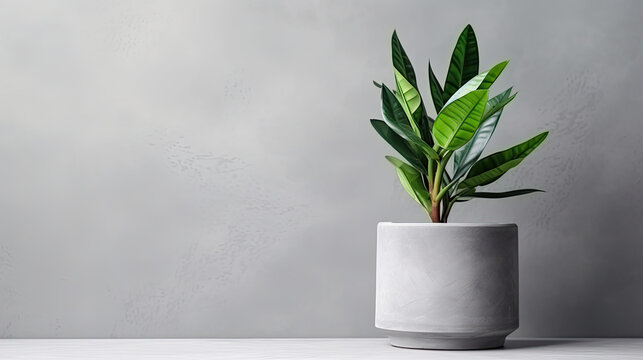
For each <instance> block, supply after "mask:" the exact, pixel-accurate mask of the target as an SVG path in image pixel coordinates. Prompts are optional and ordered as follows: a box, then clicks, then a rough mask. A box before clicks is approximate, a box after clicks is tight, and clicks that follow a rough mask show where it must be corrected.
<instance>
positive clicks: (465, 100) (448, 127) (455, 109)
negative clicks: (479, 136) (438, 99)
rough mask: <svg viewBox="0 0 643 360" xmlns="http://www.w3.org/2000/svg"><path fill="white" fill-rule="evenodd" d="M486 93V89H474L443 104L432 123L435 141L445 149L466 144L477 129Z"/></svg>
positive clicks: (456, 147) (452, 148) (453, 148)
mask: <svg viewBox="0 0 643 360" xmlns="http://www.w3.org/2000/svg"><path fill="white" fill-rule="evenodd" d="M488 95H489V91H488V90H475V91H472V92H470V93H468V94H466V95H464V96H463V97H461V98H459V99H458V100H456V101H454V102H453V103H451V104H449V105H447V106H445V107H444V109H442V111H440V113H439V114H438V117H437V118H436V119H435V124H433V137H434V138H435V142H436V143H437V144H438V145H440V146H441V147H442V148H444V149H447V150H456V149H458V148H459V147H461V146H462V145H464V144H466V143H467V141H469V139H471V137H472V136H473V134H474V133H475V132H476V130H477V129H478V125H479V124H480V120H481V119H482V115H483V113H484V109H485V105H486V103H487V97H488Z"/></svg>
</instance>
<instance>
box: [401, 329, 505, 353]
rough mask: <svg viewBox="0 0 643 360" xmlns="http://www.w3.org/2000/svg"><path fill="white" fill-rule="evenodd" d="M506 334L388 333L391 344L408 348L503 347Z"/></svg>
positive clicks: (460, 348) (469, 348)
mask: <svg viewBox="0 0 643 360" xmlns="http://www.w3.org/2000/svg"><path fill="white" fill-rule="evenodd" d="M506 337H507V335H487V336H472V337H447V336H436V334H425V333H415V332H403V331H399V332H397V331H396V332H395V334H390V335H389V341H390V343H391V345H393V346H395V347H401V348H409V349H432V350H482V349H495V348H500V347H503V346H504V344H505V338H506Z"/></svg>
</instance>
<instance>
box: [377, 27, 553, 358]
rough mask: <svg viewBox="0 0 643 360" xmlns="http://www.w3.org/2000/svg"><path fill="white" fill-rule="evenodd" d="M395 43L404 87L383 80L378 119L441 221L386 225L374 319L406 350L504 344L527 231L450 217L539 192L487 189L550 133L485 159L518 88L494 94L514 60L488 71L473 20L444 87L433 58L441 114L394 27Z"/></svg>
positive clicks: (409, 183) (408, 185)
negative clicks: (464, 205)
mask: <svg viewBox="0 0 643 360" xmlns="http://www.w3.org/2000/svg"><path fill="white" fill-rule="evenodd" d="M392 48H393V67H394V75H395V89H393V90H391V89H389V88H388V87H387V86H386V85H384V84H380V83H377V82H374V83H375V85H376V86H377V87H379V88H381V98H382V115H383V117H384V119H383V120H376V119H373V120H371V124H372V125H373V127H374V128H375V130H376V131H377V133H379V134H380V135H381V136H382V137H383V138H384V140H386V141H387V142H388V143H389V144H390V145H391V146H392V147H393V148H394V149H395V150H396V151H397V152H398V153H399V154H400V155H401V157H402V158H403V159H404V160H406V161H404V160H401V159H399V158H396V157H393V156H387V157H386V159H387V160H388V161H389V162H390V163H391V164H393V166H394V167H395V170H396V172H397V175H398V177H399V179H400V182H401V184H402V187H403V188H404V189H405V190H406V192H407V193H408V194H409V195H410V196H411V198H413V199H414V200H415V201H416V202H417V203H418V204H419V205H420V206H422V208H423V209H424V210H425V211H426V213H427V215H428V217H429V218H430V219H431V222H432V223H420V224H408V223H379V224H378V226H377V286H376V288H377V291H376V292H377V294H376V316H375V325H376V326H377V327H378V328H381V329H385V330H388V331H389V338H390V342H391V344H392V345H394V346H399V347H410V348H430V349H483V348H494V347H501V346H503V344H504V341H505V337H506V336H507V335H508V334H509V333H511V332H513V331H514V330H516V329H517V328H518V228H517V226H516V225H515V224H477V223H466V224H463V223H455V224H451V223H447V220H448V219H449V214H450V213H451V210H452V207H453V206H454V205H455V204H456V203H461V202H465V201H469V200H471V199H475V198H484V199H495V198H504V197H510V196H518V195H524V194H529V193H533V192H536V191H540V190H535V189H520V190H512V191H506V192H487V191H481V190H480V188H481V187H482V186H485V185H488V184H490V183H492V182H494V181H496V180H498V179H499V178H500V177H501V176H502V175H504V174H505V173H506V172H507V171H508V170H510V169H511V168H513V167H515V166H517V165H518V164H520V163H521V162H522V161H523V160H524V159H525V157H526V156H527V155H529V154H530V153H531V152H532V151H534V149H536V148H537V147H538V146H539V145H540V144H541V143H542V142H543V141H544V140H545V138H546V137H547V132H543V133H541V134H538V135H536V136H534V137H533V138H531V139H529V140H527V141H525V142H523V143H520V144H518V145H516V146H513V147H511V148H509V149H506V150H503V151H499V152H496V153H493V154H491V155H488V156H485V157H482V156H481V155H482V153H483V151H484V149H485V147H486V145H487V143H488V141H489V139H490V137H491V135H492V134H493V132H494V130H495V128H496V125H497V124H498V120H499V119H500V115H501V114H502V110H503V108H504V107H505V106H506V105H507V104H508V103H509V102H511V101H512V100H513V99H514V97H515V96H516V94H512V89H511V88H509V89H507V90H505V91H503V92H500V93H499V94H498V95H494V96H490V95H489V94H490V88H491V86H492V85H493V83H494V82H495V80H496V79H497V78H498V76H499V75H500V73H501V72H502V71H503V70H504V68H505V67H506V66H507V63H508V61H503V62H500V63H498V64H497V65H494V66H493V67H491V68H490V69H489V70H486V71H484V72H481V73H479V69H478V44H477V40H476V36H475V33H474V31H473V28H472V27H471V25H467V26H466V27H465V29H464V30H463V31H462V33H461V34H460V36H459V38H458V41H457V43H456V46H455V49H454V50H453V54H452V56H451V62H450V64H449V68H448V72H447V76H446V81H445V83H444V88H443V87H442V86H441V84H440V83H439V81H438V80H437V78H436V76H435V74H434V73H433V70H432V68H431V64H430V63H429V67H428V70H429V87H430V91H431V98H432V102H433V105H434V107H435V111H436V113H437V116H436V117H435V119H434V118H432V117H430V116H429V114H428V113H427V110H426V108H425V104H424V102H423V101H422V97H421V96H420V93H419V92H418V86H417V79H416V76H415V71H414V70H413V66H412V65H411V63H410V61H409V58H408V57H407V55H406V53H405V51H404V49H403V48H402V44H401V43H400V41H399V39H398V37H397V35H396V33H395V32H393V37H392Z"/></svg>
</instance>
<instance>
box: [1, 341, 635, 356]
mask: <svg viewBox="0 0 643 360" xmlns="http://www.w3.org/2000/svg"><path fill="white" fill-rule="evenodd" d="M0 359H3V360H4V359H30V360H36V359H84V360H91V359H157V360H163V359H209V360H210V359H226V360H228V359H231V360H234V359H359V360H366V359H368V360H371V359H373V360H374V359H396V360H403V359H438V360H439V359H467V360H469V359H574V360H578V359H643V339H524V340H508V341H507V343H506V346H505V348H503V349H495V350H480V351H434V350H409V349H400V348H395V347H392V346H390V345H389V344H388V342H387V340H386V339H58V340H45V339H42V340H27V339H24V340H19V339H1V340H0Z"/></svg>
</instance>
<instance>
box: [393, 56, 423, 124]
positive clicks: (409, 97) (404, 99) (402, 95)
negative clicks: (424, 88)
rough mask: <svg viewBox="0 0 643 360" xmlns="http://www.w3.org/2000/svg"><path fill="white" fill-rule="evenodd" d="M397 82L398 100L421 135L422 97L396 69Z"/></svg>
mask: <svg viewBox="0 0 643 360" xmlns="http://www.w3.org/2000/svg"><path fill="white" fill-rule="evenodd" d="M395 84H396V85H397V94H398V100H399V101H400V104H401V105H402V108H403V109H404V112H405V113H406V116H407V117H408V119H409V123H410V124H411V127H412V128H413V131H415V133H416V134H418V135H420V129H419V128H418V122H419V120H420V117H421V116H422V109H421V108H420V105H421V104H422V98H421V97H420V93H419V92H418V91H417V90H416V89H415V88H414V87H413V85H411V83H410V82H408V81H407V80H406V79H405V78H404V76H403V75H402V74H401V73H400V72H399V71H397V69H395Z"/></svg>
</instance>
